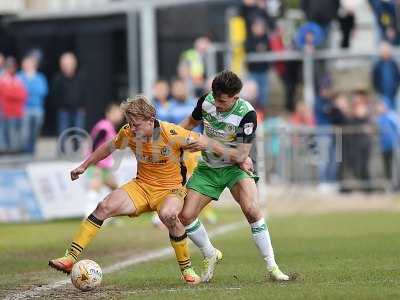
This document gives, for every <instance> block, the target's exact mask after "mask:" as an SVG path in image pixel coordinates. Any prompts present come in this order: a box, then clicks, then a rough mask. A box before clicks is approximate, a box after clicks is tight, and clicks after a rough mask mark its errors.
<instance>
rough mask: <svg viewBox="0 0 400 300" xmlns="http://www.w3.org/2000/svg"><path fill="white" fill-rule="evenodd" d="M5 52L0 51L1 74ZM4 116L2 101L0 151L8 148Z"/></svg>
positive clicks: (0, 72)
mask: <svg viewBox="0 0 400 300" xmlns="http://www.w3.org/2000/svg"><path fill="white" fill-rule="evenodd" d="M4 60H5V58H4V54H3V53H1V52H0V75H1V74H2V73H3V71H4ZM4 122H5V119H4V116H3V111H2V106H1V103H0V153H1V152H4V151H5V150H6V149H5V148H6V144H5V133H4V129H5V128H4Z"/></svg>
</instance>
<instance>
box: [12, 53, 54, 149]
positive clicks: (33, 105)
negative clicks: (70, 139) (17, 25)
mask: <svg viewBox="0 0 400 300" xmlns="http://www.w3.org/2000/svg"><path fill="white" fill-rule="evenodd" d="M38 65H39V61H38V57H37V55H35V54H29V55H27V56H25V57H24V59H23V60H22V70H21V72H19V74H18V76H19V78H20V79H21V81H22V83H23V84H24V86H25V88H26V90H27V92H28V99H27V101H26V104H25V116H24V119H23V125H22V128H23V129H22V134H23V140H24V150H25V151H26V152H28V153H31V154H33V153H34V151H35V144H36V139H37V137H38V135H39V134H40V130H41V128H42V124H43V119H44V100H45V98H46V96H47V94H48V85H47V80H46V77H45V76H44V75H43V74H42V73H40V72H38V71H37V70H38Z"/></svg>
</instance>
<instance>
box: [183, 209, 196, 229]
mask: <svg viewBox="0 0 400 300" xmlns="http://www.w3.org/2000/svg"><path fill="white" fill-rule="evenodd" d="M179 220H180V221H181V223H182V224H183V225H185V226H188V225H189V224H191V223H192V222H193V221H194V220H196V216H195V215H193V214H192V213H190V212H188V211H185V210H182V211H181V213H180V214H179Z"/></svg>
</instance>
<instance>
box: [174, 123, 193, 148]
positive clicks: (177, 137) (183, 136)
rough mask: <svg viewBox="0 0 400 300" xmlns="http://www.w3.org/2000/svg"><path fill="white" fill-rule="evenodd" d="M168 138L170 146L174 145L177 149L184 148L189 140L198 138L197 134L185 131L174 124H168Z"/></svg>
mask: <svg viewBox="0 0 400 300" xmlns="http://www.w3.org/2000/svg"><path fill="white" fill-rule="evenodd" d="M168 125H169V126H168V128H167V130H168V136H169V140H170V141H171V142H172V144H174V145H176V147H177V148H182V147H184V146H186V145H187V144H188V143H189V142H190V140H191V139H193V140H197V139H198V138H199V134H198V133H196V132H194V131H190V130H187V129H185V128H183V127H181V126H179V125H175V124H168Z"/></svg>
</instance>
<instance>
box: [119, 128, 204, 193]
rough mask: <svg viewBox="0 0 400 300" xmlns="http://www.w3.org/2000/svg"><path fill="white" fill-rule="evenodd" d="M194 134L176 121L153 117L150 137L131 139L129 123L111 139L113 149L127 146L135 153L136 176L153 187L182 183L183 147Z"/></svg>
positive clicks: (194, 137)
mask: <svg viewBox="0 0 400 300" xmlns="http://www.w3.org/2000/svg"><path fill="white" fill-rule="evenodd" d="M189 137H191V138H193V139H196V138H198V134H196V133H194V132H192V131H189V130H186V129H184V128H182V127H180V126H178V125H175V124H171V123H168V122H162V121H158V120H156V121H155V122H154V132H153V136H152V139H151V141H149V142H142V141H138V140H137V139H135V137H134V136H133V135H132V132H131V130H130V127H129V124H126V125H125V126H124V127H122V128H121V130H120V131H119V133H118V135H117V136H116V137H115V139H114V146H115V148H116V149H123V148H126V147H129V148H130V149H131V150H132V152H133V153H134V154H135V156H136V160H137V162H138V168H137V169H138V171H137V177H136V180H139V181H142V182H144V183H147V184H149V185H152V186H155V187H157V186H158V187H163V188H175V187H179V186H182V185H184V184H185V181H186V168H185V166H184V164H183V162H182V156H183V149H182V148H183V147H184V146H185V145H186V144H187V141H188V138H189Z"/></svg>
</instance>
